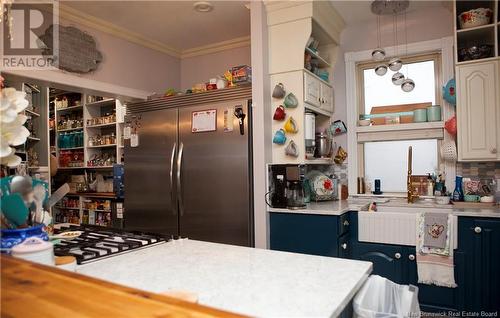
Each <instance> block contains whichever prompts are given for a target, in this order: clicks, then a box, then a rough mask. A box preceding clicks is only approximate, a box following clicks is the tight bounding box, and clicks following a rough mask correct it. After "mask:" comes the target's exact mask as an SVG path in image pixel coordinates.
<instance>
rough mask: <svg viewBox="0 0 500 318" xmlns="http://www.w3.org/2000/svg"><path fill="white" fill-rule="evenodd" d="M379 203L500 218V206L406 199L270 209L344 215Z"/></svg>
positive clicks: (461, 214)
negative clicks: (456, 205)
mask: <svg viewBox="0 0 500 318" xmlns="http://www.w3.org/2000/svg"><path fill="white" fill-rule="evenodd" d="M373 201H375V202H377V201H378V203H377V204H378V206H379V207H384V206H387V207H401V208H419V209H425V208H433V209H443V211H444V210H449V212H450V213H452V214H454V215H457V216H471V217H493V218H500V206H498V205H497V206H492V207H491V208H484V207H477V208H456V207H455V206H454V205H453V204H447V205H440V204H436V203H435V202H433V201H425V200H422V201H420V202H418V203H411V204H410V203H407V202H406V199H399V198H398V199H391V200H388V199H383V200H381V199H380V198H375V199H372V200H370V199H368V198H362V199H361V198H354V199H349V200H340V201H323V202H311V203H308V204H307V207H306V208H304V209H299V210H291V209H286V208H285V209H279V208H271V207H269V208H268V211H269V212H277V213H300V214H322V215H342V214H344V213H346V212H348V211H362V210H366V209H367V208H368V205H369V204H370V203H371V202H373Z"/></svg>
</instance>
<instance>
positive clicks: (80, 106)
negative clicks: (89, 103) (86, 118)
mask: <svg viewBox="0 0 500 318" xmlns="http://www.w3.org/2000/svg"><path fill="white" fill-rule="evenodd" d="M80 109H83V106H82V105H78V106H68V107H64V108H56V111H57V112H58V113H59V112H66V111H72V110H80Z"/></svg>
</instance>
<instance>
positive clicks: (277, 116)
mask: <svg viewBox="0 0 500 318" xmlns="http://www.w3.org/2000/svg"><path fill="white" fill-rule="evenodd" d="M285 117H286V112H285V107H283V106H282V105H279V106H278V107H276V110H275V111H274V116H273V119H274V120H284V119H285Z"/></svg>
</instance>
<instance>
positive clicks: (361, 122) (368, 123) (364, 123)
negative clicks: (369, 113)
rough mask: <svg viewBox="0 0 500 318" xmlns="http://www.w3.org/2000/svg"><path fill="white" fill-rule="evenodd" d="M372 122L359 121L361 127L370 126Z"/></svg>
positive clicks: (367, 120)
mask: <svg viewBox="0 0 500 318" xmlns="http://www.w3.org/2000/svg"><path fill="white" fill-rule="evenodd" d="M371 122H372V121H371V120H369V119H360V120H358V125H359V126H370V124H371Z"/></svg>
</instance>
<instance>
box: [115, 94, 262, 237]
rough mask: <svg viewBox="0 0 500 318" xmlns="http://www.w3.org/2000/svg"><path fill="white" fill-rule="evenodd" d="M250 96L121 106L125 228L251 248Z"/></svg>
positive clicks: (192, 97)
mask: <svg viewBox="0 0 500 318" xmlns="http://www.w3.org/2000/svg"><path fill="white" fill-rule="evenodd" d="M250 99H251V87H250V86H247V87H238V88H227V89H221V90H215V91H208V92H205V93H199V94H192V95H185V96H177V97H169V98H161V99H155V100H149V101H145V102H138V103H131V104H128V105H127V116H126V123H125V130H126V131H125V132H126V135H127V134H128V132H127V130H129V131H130V137H131V139H125V155H124V159H125V204H124V205H125V212H124V226H125V229H129V230H139V231H147V232H153V233H160V234H164V235H166V236H170V235H174V236H181V237H188V238H191V239H196V240H205V241H210V242H218V243H228V244H236V245H242V246H253V245H254V239H253V205H252V201H253V200H252V149H251V145H252V144H251V140H252V132H251V127H252V125H251V120H252V114H251V106H250V105H251V104H250V103H251V102H250ZM213 110H215V115H214V114H213V113H214V112H213ZM204 112H207V113H206V114H209V113H208V112H210V114H209V115H206V116H205V117H203V120H201V121H200V119H197V118H201V117H196V116H197V115H199V114H201V115H205V113H204ZM235 113H236V114H235ZM241 114H244V118H242V119H241V117H242V116H241ZM214 117H215V118H214ZM238 117H240V119H239V118H238ZM240 123H241V127H240ZM214 126H215V127H214ZM213 128H215V130H213ZM240 128H241V129H240ZM127 137H128V136H127Z"/></svg>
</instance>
